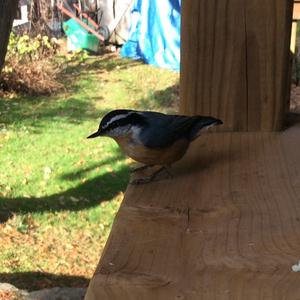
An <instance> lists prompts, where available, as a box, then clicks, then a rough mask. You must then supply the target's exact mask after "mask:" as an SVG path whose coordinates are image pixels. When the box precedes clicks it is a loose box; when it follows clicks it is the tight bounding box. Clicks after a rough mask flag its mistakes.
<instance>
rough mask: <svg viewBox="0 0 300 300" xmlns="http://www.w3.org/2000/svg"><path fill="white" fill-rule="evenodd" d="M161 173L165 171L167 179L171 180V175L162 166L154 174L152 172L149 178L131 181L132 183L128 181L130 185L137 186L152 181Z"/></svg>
mask: <svg viewBox="0 0 300 300" xmlns="http://www.w3.org/2000/svg"><path fill="white" fill-rule="evenodd" d="M143 167H144V166H143ZM162 171H166V173H167V174H168V175H169V177H170V178H173V175H172V173H171V172H170V170H168V168H167V167H166V166H163V167H161V168H159V169H158V170H156V171H155V172H153V173H152V174H151V175H150V176H147V177H143V178H137V179H133V180H132V181H130V184H132V185H138V184H145V183H149V182H151V181H153V180H154V179H155V178H156V177H157V176H158V175H159V174H160V173H161V172H162Z"/></svg>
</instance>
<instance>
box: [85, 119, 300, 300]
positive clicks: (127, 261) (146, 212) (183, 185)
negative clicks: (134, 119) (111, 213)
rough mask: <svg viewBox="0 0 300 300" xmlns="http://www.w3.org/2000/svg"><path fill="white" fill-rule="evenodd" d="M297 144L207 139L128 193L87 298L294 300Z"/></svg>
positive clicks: (257, 136) (265, 137) (299, 281)
mask: <svg viewBox="0 0 300 300" xmlns="http://www.w3.org/2000/svg"><path fill="white" fill-rule="evenodd" d="M299 136H300V124H298V125H297V126H295V127H292V128H290V129H288V130H286V131H285V132H279V133H276V132H274V133H262V132H256V133H254V132H253V133H249V132H248V133H247V132H244V133H238V132H235V133H230V132H228V133H211V134H206V135H204V136H203V137H201V138H200V139H198V140H197V141H196V142H195V143H193V145H192V147H191V148H190V150H189V152H188V155H187V156H186V157H185V158H184V159H183V160H182V161H180V162H179V163H178V164H176V165H175V166H174V169H173V172H174V178H173V179H168V180H163V181H159V182H155V183H151V184H147V185H140V186H129V188H128V190H127V192H126V196H125V199H124V201H123V203H122V206H121V209H120V211H119V213H118V215H117V217H116V220H115V222H114V225H113V229H112V232H111V235H110V238H109V241H108V243H107V245H106V247H105V251H104V254H103V256H102V258H101V261H100V264H99V266H98V268H97V270H96V272H95V275H94V277H93V279H92V280H91V283H90V286H89V289H88V292H87V295H86V300H96V299H97V300H98V299H101V300H129V299H130V300H153V299H156V300H168V299H189V300H194V299H195V300H196V299H197V300H199V299H200V300H201V299H203V300H211V299H216V300H218V299H220V300H221V299H222V300H224V299H225V300H226V299H236V300H239V299H240V300H268V299H270V300H279V299H293V300H294V299H299V294H300V276H299V274H298V273H294V272H292V270H291V267H292V265H294V264H295V263H297V262H298V260H299V259H300V171H299V170H300V152H299V149H300V139H299Z"/></svg>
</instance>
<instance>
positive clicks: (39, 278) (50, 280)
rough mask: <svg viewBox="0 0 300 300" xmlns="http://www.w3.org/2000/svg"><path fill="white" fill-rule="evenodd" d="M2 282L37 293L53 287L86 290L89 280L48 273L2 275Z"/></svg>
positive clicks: (0, 277) (0, 276)
mask: <svg viewBox="0 0 300 300" xmlns="http://www.w3.org/2000/svg"><path fill="white" fill-rule="evenodd" d="M0 279H1V282H7V283H10V284H13V285H14V286H16V287H17V288H18V289H24V290H28V291H35V290H40V289H45V288H53V287H82V288H86V287H87V286H88V284H89V280H90V279H88V278H86V277H83V276H68V275H56V274H51V273H47V272H16V273H0Z"/></svg>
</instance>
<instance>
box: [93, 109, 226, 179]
mask: <svg viewBox="0 0 300 300" xmlns="http://www.w3.org/2000/svg"><path fill="white" fill-rule="evenodd" d="M220 124H223V122H222V121H221V120H218V119H216V118H213V117H206V116H191V117H190V116H182V115H166V114H163V113H158V112H153V111H136V110H127V109H120V110H113V111H111V112H109V113H108V114H106V115H105V116H104V117H103V119H102V120H101V122H100V125H99V128H98V131H97V132H95V133H93V134H91V135H90V136H88V138H95V137H98V136H107V137H111V138H113V139H114V140H115V141H116V142H117V143H118V144H119V146H120V147H121V149H122V150H123V151H124V152H125V154H126V155H128V156H129V157H131V158H132V159H134V160H135V161H138V162H141V163H143V164H144V165H145V167H147V166H155V165H160V166H162V168H166V167H168V166H170V165H171V164H173V163H174V162H176V161H177V160H179V159H181V158H182V157H183V155H184V154H185V153H186V151H187V149H188V147H189V144H190V142H192V141H193V140H195V139H196V138H197V137H198V136H199V135H200V134H201V132H202V131H203V130H205V129H207V128H209V127H211V126H215V125H220ZM142 168H144V167H142ZM162 168H161V169H162ZM139 169H140V168H139ZM161 169H160V170H158V171H161ZM158 171H156V172H155V173H153V174H152V176H150V177H147V178H146V179H138V180H135V181H134V182H133V183H145V182H149V181H151V180H152V179H154V177H155V176H156V175H157V173H158Z"/></svg>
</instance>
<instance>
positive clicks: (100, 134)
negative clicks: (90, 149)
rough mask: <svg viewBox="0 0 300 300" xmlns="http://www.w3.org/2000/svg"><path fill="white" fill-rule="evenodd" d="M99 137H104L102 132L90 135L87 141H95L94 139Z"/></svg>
mask: <svg viewBox="0 0 300 300" xmlns="http://www.w3.org/2000/svg"><path fill="white" fill-rule="evenodd" d="M97 136H102V132H101V131H97V132H95V133H93V134H91V135H89V136H88V137H87V139H93V138H95V137H97Z"/></svg>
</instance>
